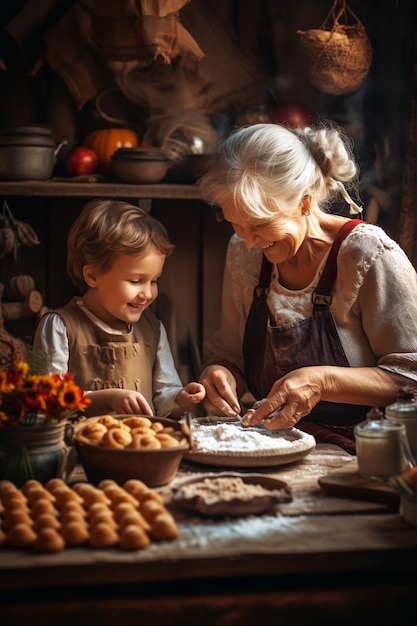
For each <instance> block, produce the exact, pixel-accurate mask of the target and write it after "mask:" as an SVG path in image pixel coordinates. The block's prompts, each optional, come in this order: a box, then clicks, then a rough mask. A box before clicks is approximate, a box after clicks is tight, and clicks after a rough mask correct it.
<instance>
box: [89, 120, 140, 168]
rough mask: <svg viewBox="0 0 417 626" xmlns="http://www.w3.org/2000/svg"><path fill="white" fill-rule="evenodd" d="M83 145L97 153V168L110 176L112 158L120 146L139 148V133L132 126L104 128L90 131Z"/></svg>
mask: <svg viewBox="0 0 417 626" xmlns="http://www.w3.org/2000/svg"><path fill="white" fill-rule="evenodd" d="M83 145H84V146H86V147H87V148H91V149H92V150H94V152H95V153H96V154H97V169H98V171H99V172H101V173H102V174H106V175H107V176H110V175H111V174H112V173H113V169H112V162H111V158H112V156H113V154H114V153H115V152H116V150H118V149H119V148H137V147H138V146H139V135H138V134H137V133H136V132H135V131H134V130H131V129H130V128H102V129H99V130H93V131H92V132H91V133H89V134H88V135H87V136H86V137H85V139H84V141H83Z"/></svg>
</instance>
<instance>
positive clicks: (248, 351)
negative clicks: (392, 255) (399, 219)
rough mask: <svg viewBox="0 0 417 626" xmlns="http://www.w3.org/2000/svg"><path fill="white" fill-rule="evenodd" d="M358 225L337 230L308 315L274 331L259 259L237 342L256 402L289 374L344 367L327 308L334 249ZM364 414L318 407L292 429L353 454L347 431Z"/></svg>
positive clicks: (331, 405)
mask: <svg viewBox="0 0 417 626" xmlns="http://www.w3.org/2000/svg"><path fill="white" fill-rule="evenodd" d="M358 224H363V222H362V221H361V220H353V219H352V220H349V221H348V222H346V223H345V224H344V225H343V226H342V227H341V229H340V230H339V232H338V234H337V236H336V238H335V240H334V242H333V245H332V247H331V249H330V252H329V256H328V258H327V261H326V265H325V267H324V270H323V273H322V275H321V278H320V280H319V283H318V285H317V287H316V289H315V291H314V292H313V312H312V315H311V317H309V318H307V319H305V320H302V321H301V322H295V323H293V324H288V325H286V326H283V327H277V326H274V320H273V319H272V316H271V314H270V312H269V309H268V305H267V302H266V298H267V294H268V289H269V284H270V280H271V272H272V264H271V263H270V262H269V261H268V260H267V259H266V257H265V256H264V257H263V261H262V269H261V276H260V280H259V284H258V286H257V287H256V288H255V290H254V298H253V302H252V306H251V309H250V311H249V315H248V319H247V321H246V327H245V335H244V339H243V355H244V362H245V375H246V382H247V385H248V387H249V389H250V391H251V392H252V394H253V395H254V396H255V398H256V399H258V400H259V399H261V398H265V397H266V396H267V395H268V393H269V392H270V390H271V387H272V385H273V384H274V383H275V381H276V380H278V379H279V378H281V377H282V376H284V375H285V374H287V373H288V372H290V371H292V370H294V369H298V368H300V367H305V366H314V365H337V366H341V367H349V363H348V360H347V358H346V355H345V352H344V350H343V347H342V344H341V342H340V338H339V335H338V333H337V330H336V326H335V322H334V319H333V315H332V313H331V310H330V304H331V301H332V291H333V285H334V282H335V279H336V273H337V254H338V252H339V248H340V245H341V243H342V241H343V240H344V239H345V237H346V236H347V235H348V234H349V233H350V232H351V230H352V229H353V228H355V227H356V226H357V225H358ZM369 408H370V407H364V406H359V405H353V404H344V403H336V402H323V401H322V402H319V403H318V404H317V405H316V406H315V407H314V409H313V410H312V411H311V413H310V414H309V415H308V416H306V417H304V418H303V419H302V421H301V423H299V424H298V425H297V428H301V429H302V430H305V431H307V432H311V433H312V434H313V435H314V436H315V437H316V439H317V440H318V441H320V440H321V441H328V442H332V443H336V444H338V445H341V446H342V447H343V448H345V449H347V450H348V451H349V452H351V453H352V454H354V453H355V445H354V435H353V425H354V424H357V423H358V422H360V421H362V420H363V419H364V418H365V416H366V413H367V412H368V411H369ZM345 440H346V441H345Z"/></svg>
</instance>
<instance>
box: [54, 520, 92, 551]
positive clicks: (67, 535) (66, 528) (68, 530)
mask: <svg viewBox="0 0 417 626" xmlns="http://www.w3.org/2000/svg"><path fill="white" fill-rule="evenodd" d="M61 534H62V537H63V539H64V541H65V543H66V544H67V546H82V545H84V544H85V543H87V541H88V539H89V536H90V534H89V531H88V527H87V524H86V523H85V522H84V521H82V522H80V521H74V520H73V521H69V522H67V523H66V524H63V526H62V530H61Z"/></svg>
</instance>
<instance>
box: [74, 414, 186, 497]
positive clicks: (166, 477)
mask: <svg viewBox="0 0 417 626" xmlns="http://www.w3.org/2000/svg"><path fill="white" fill-rule="evenodd" d="M117 417H118V418H120V417H123V418H125V417H132V416H130V415H123V416H117ZM149 419H150V420H151V421H153V422H156V421H157V422H161V423H162V424H163V425H164V426H171V427H173V428H174V429H175V430H177V431H179V432H181V433H183V434H184V436H185V437H186V434H185V432H184V431H183V426H182V424H181V423H179V422H177V421H175V420H172V419H169V418H162V417H149ZM74 443H75V447H76V450H77V453H78V456H79V460H80V462H81V464H82V466H83V468H84V472H85V474H86V476H87V479H88V481H89V482H91V483H93V484H98V483H99V482H100V481H101V480H104V479H106V478H111V479H113V480H115V481H116V482H117V483H118V484H120V485H122V484H123V483H125V482H126V481H127V480H129V479H130V478H137V479H139V480H142V481H143V482H144V483H146V485H148V487H160V486H162V485H166V484H167V483H169V482H170V481H171V480H172V479H173V478H174V477H175V475H176V473H177V470H178V467H179V465H180V463H181V460H182V458H183V456H184V453H185V452H187V450H189V448H190V445H189V442H188V438H187V443H184V444H182V443H181V444H180V445H178V446H175V447H172V448H158V449H156V450H133V449H128V448H123V449H115V448H107V447H102V446H100V445H93V444H88V443H84V442H81V441H78V440H77V438H76V437H75V439H74Z"/></svg>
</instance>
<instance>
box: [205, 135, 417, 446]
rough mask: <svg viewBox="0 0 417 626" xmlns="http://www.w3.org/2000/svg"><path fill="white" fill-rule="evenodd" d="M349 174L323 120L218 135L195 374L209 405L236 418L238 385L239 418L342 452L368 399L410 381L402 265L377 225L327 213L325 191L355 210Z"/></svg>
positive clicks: (378, 399) (412, 369)
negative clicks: (215, 285) (204, 332)
mask: <svg viewBox="0 0 417 626" xmlns="http://www.w3.org/2000/svg"><path fill="white" fill-rule="evenodd" d="M357 178H358V170H357V165H356V163H355V160H354V157H353V154H352V151H351V146H350V142H349V140H348V138H347V137H346V136H345V135H344V133H343V131H342V130H341V129H340V128H339V127H338V126H336V125H334V124H331V123H322V124H321V125H318V126H316V127H312V128H304V129H289V128H286V127H284V126H280V125H277V124H257V125H254V126H250V127H247V128H242V129H239V130H237V131H234V132H232V133H231V134H230V135H229V136H228V137H227V138H225V139H224V140H223V141H222V142H221V143H220V144H219V146H218V150H217V152H216V154H215V156H214V158H213V162H212V165H211V167H210V169H209V171H208V172H207V173H206V174H205V176H204V177H203V178H202V180H201V181H200V187H201V191H202V194H203V197H204V199H205V200H206V201H207V202H208V203H209V204H211V205H212V206H213V208H214V209H215V210H216V211H217V212H218V213H219V214H220V215H221V217H223V218H224V219H225V220H227V221H228V222H230V223H231V225H232V226H233V229H234V230H235V233H236V234H235V235H233V236H232V238H231V240H230V243H229V246H228V251H227V257H226V265H225V272H224V279H223V299H222V314H221V323H220V327H219V329H218V331H217V332H216V334H215V335H214V337H213V338H212V340H211V341H210V342H209V345H208V346H207V349H206V359H205V368H204V370H203V372H202V373H201V377H200V382H201V383H202V384H203V385H204V387H205V388H206V394H207V395H206V400H205V408H206V410H207V411H209V412H210V413H212V414H215V415H224V416H235V415H238V414H239V413H241V411H242V407H241V398H242V396H243V394H244V393H245V392H246V391H247V390H249V391H250V392H251V394H252V395H253V396H254V398H255V400H256V401H257V402H256V403H255V404H254V406H253V409H255V410H254V412H253V413H252V412H251V417H250V418H248V420H247V422H248V424H249V425H251V426H254V425H256V424H257V423H259V422H260V421H261V420H263V422H264V425H265V427H266V428H268V429H281V428H290V427H293V426H295V425H297V427H298V428H302V429H304V430H306V431H308V432H311V433H313V434H314V435H315V436H316V438H317V440H318V441H321V440H325V441H334V442H336V443H340V444H341V445H342V446H343V447H345V449H346V450H349V451H350V452H354V437H353V426H354V424H356V423H358V422H360V421H362V420H363V419H364V416H365V414H366V412H367V411H368V410H369V408H370V407H372V406H378V407H384V406H387V405H388V404H390V403H392V402H393V401H394V400H395V399H396V397H397V395H398V392H399V389H400V388H401V387H403V386H411V387H412V388H417V276H416V272H415V270H414V268H413V266H412V265H411V263H410V262H409V260H408V259H407V257H406V255H405V253H404V252H403V251H402V250H401V248H400V247H399V246H398V245H397V244H396V243H395V242H394V241H393V240H392V239H391V238H390V237H389V236H388V235H387V234H386V233H385V232H384V231H383V230H382V229H381V228H380V227H378V226H374V225H371V224H367V223H365V222H363V221H361V220H360V219H356V218H354V219H351V218H349V217H346V216H343V215H337V214H335V213H334V212H332V207H333V206H334V201H335V200H336V199H337V197H338V196H339V199H340V197H341V198H343V199H344V201H346V202H347V204H348V205H350V214H351V215H355V214H356V216H358V215H360V211H361V209H360V207H359V206H358V205H357V204H356V202H354V200H353V199H352V197H351V196H352V195H355V194H354V193H353V192H352V191H351V188H353V187H354V185H355V183H356V181H357ZM355 197H356V199H357V196H355Z"/></svg>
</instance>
